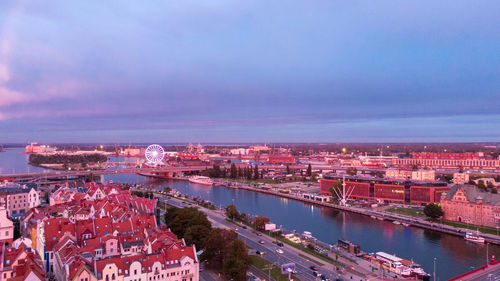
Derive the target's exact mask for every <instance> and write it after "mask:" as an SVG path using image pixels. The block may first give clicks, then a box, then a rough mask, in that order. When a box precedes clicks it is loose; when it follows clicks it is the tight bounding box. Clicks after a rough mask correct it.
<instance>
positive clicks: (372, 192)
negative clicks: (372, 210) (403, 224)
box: [320, 176, 451, 205]
mask: <svg viewBox="0 0 500 281" xmlns="http://www.w3.org/2000/svg"><path fill="white" fill-rule="evenodd" d="M337 180H342V178H340V177H334V176H325V177H324V178H323V179H321V180H320V193H321V194H325V195H331V193H330V187H332V186H333V184H334V182H335V181H337ZM345 184H346V192H349V193H350V198H351V199H357V200H359V199H362V200H367V201H374V202H375V201H378V202H381V203H398V204H407V205H427V204H429V203H438V202H439V201H440V199H441V193H443V192H446V191H448V190H449V189H450V188H451V187H449V186H447V185H446V183H442V182H422V181H410V180H406V181H404V182H398V181H391V180H383V179H381V180H374V179H373V178H362V177H349V178H346V182H345Z"/></svg>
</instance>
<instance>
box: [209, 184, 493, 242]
mask: <svg viewBox="0 0 500 281" xmlns="http://www.w3.org/2000/svg"><path fill="white" fill-rule="evenodd" d="M217 183H218V184H220V185H223V186H226V187H229V188H241V189H246V190H250V191H254V192H261V193H265V194H271V195H275V196H280V197H284V198H288V199H292V200H297V201H302V202H307V203H311V204H315V205H319V206H323V207H328V208H334V209H337V210H342V211H346V212H352V213H357V214H361V215H365V216H376V217H379V218H383V219H384V220H387V221H399V222H401V223H408V224H410V225H412V226H415V227H420V228H425V229H429V230H434V231H439V232H443V233H447V234H451V235H456V236H460V237H463V236H464V233H465V232H468V231H470V230H468V229H464V228H459V227H453V226H449V225H444V224H440V223H434V222H429V221H426V220H425V219H421V218H415V217H411V216H405V215H400V214H395V213H389V212H385V211H380V210H374V209H366V208H358V207H354V206H340V205H337V204H332V203H326V202H319V201H316V200H312V199H308V198H303V197H300V196H297V195H296V194H293V193H282V192H279V191H274V190H272V189H263V188H256V187H252V186H250V185H247V184H241V183H235V182H231V181H219V182H217ZM481 236H482V237H484V238H485V240H486V242H487V243H492V244H497V245H500V237H499V236H497V235H493V234H488V233H481Z"/></svg>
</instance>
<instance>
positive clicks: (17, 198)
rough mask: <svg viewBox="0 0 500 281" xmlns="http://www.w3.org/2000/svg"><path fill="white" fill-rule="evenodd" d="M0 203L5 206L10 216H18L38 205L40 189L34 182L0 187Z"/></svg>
mask: <svg viewBox="0 0 500 281" xmlns="http://www.w3.org/2000/svg"><path fill="white" fill-rule="evenodd" d="M0 203H1V204H4V206H6V209H7V214H8V215H9V216H10V217H19V216H21V215H22V214H24V213H25V212H26V211H28V210H29V209H31V208H34V207H37V206H39V205H40V191H39V190H38V187H37V185H36V184H27V185H17V186H16V187H6V188H0Z"/></svg>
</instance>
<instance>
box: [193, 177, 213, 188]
mask: <svg viewBox="0 0 500 281" xmlns="http://www.w3.org/2000/svg"><path fill="white" fill-rule="evenodd" d="M189 182H192V183H197V184H203V185H210V186H212V185H213V184H214V183H213V181H212V179H210V178H209V177H205V176H191V177H189Z"/></svg>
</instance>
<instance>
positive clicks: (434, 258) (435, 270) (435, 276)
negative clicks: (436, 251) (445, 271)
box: [434, 258, 436, 281]
mask: <svg viewBox="0 0 500 281" xmlns="http://www.w3.org/2000/svg"><path fill="white" fill-rule="evenodd" d="M434 281H436V258H434Z"/></svg>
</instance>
